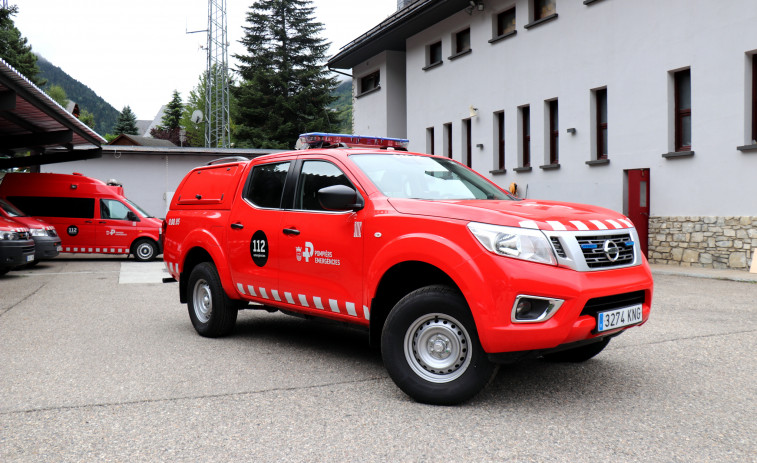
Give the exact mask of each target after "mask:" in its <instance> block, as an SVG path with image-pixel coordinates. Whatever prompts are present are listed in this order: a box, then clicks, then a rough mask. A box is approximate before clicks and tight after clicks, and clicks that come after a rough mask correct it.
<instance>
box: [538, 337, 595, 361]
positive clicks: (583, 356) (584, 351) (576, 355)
mask: <svg viewBox="0 0 757 463" xmlns="http://www.w3.org/2000/svg"><path fill="white" fill-rule="evenodd" d="M609 343H610V338H609V337H608V338H604V339H602V340H601V341H598V342H594V343H591V344H587V345H585V346H581V347H576V348H573V349H568V350H561V351H560V352H555V353H554V354H547V355H545V356H544V360H548V361H550V362H572V363H580V362H585V361H587V360H589V359H590V358H592V357H594V356H595V355H597V354H599V353H600V352H602V351H603V350H604V348H605V347H607V345H608V344H609Z"/></svg>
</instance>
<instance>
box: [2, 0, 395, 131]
mask: <svg viewBox="0 0 757 463" xmlns="http://www.w3.org/2000/svg"><path fill="white" fill-rule="evenodd" d="M8 3H9V4H10V5H14V4H15V5H18V8H19V12H18V14H17V15H16V16H15V23H16V27H18V29H19V30H20V31H21V34H22V35H23V36H24V37H26V38H27V39H28V40H29V43H30V44H31V46H32V50H33V51H34V52H35V53H38V54H40V55H42V56H44V57H45V58H46V59H47V60H48V61H50V62H52V63H53V64H54V65H56V66H58V67H60V68H61V69H63V70H64V71H66V72H67V73H68V74H69V75H71V76H72V77H73V78H75V79H76V80H78V81H79V82H81V83H83V84H85V85H87V86H88V87H90V88H91V89H92V90H94V91H95V93H97V94H98V95H100V96H101V97H102V98H104V99H105V100H106V101H107V102H108V103H110V104H111V105H113V106H114V107H115V108H116V109H118V110H119V111H121V110H122V109H123V107H124V106H126V105H129V106H131V109H132V110H133V111H134V112H135V113H136V115H137V118H138V119H150V120H152V119H153V118H154V117H155V115H156V114H157V112H158V110H159V109H160V107H161V105H163V104H166V103H168V102H169V101H170V100H171V96H172V94H173V91H174V89H176V90H178V91H179V92H180V93H181V96H182V98H184V99H186V97H187V95H188V94H189V91H190V90H191V89H192V88H193V87H195V86H196V85H197V83H198V81H199V77H200V74H201V73H202V72H203V71H204V70H205V65H206V61H207V55H206V54H205V51H204V50H202V49H201V48H200V46H201V45H204V44H205V41H206V36H205V34H204V33H197V34H187V33H186V32H187V31H196V30H204V29H207V22H208V20H207V16H208V1H207V0H129V1H115V0H27V1H23V2H22V1H21V0H10V1H9V2H8ZM253 3H254V0H227V2H226V5H227V6H226V9H227V11H226V13H227V21H228V35H229V42H230V48H229V59H230V62H231V64H232V66H235V61H234V59H233V58H232V55H233V54H234V53H238V54H241V53H244V52H245V50H244V48H243V47H242V46H241V45H240V44H239V40H240V39H241V38H242V26H243V25H244V24H245V19H246V13H247V11H248V9H249V6H250V5H252V4H253ZM312 4H313V6H315V8H316V10H315V13H316V19H317V20H318V21H319V22H321V23H323V24H324V27H325V28H324V32H323V36H324V38H326V40H328V41H329V42H331V50H330V52H329V53H328V55H329V56H330V55H333V54H335V53H336V52H338V51H339V49H340V48H341V47H343V46H344V45H346V44H347V43H349V42H350V41H352V40H353V39H355V38H357V37H358V36H360V35H361V34H363V33H364V32H367V31H368V30H369V29H371V28H372V27H373V26H375V25H377V24H378V23H379V22H381V21H382V20H384V19H385V18H386V17H387V16H389V15H390V14H392V13H393V12H394V11H395V10H396V9H397V0H314V1H313V2H312Z"/></svg>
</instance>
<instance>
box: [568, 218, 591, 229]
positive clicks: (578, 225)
mask: <svg viewBox="0 0 757 463" xmlns="http://www.w3.org/2000/svg"><path fill="white" fill-rule="evenodd" d="M570 223H572V224H573V225H574V226H575V227H576V228H577V229H579V230H581V231H586V230H588V229H589V227H587V226H586V224H585V223H583V222H581V221H580V220H571V221H570Z"/></svg>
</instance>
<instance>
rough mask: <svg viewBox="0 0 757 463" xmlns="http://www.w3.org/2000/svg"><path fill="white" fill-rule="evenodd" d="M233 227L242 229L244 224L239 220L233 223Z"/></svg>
mask: <svg viewBox="0 0 757 463" xmlns="http://www.w3.org/2000/svg"><path fill="white" fill-rule="evenodd" d="M231 228H233V229H234V230H241V229H243V228H244V225H243V224H241V223H239V222H237V223H233V224H231Z"/></svg>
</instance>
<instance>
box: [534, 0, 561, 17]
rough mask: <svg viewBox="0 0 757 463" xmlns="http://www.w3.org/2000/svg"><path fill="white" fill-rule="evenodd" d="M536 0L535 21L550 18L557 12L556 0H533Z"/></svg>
mask: <svg viewBox="0 0 757 463" xmlns="http://www.w3.org/2000/svg"><path fill="white" fill-rule="evenodd" d="M533 1H534V13H533V16H534V22H536V21H539V20H541V19H545V18H548V17H550V16H552V15H553V14H555V13H556V12H557V10H556V8H555V3H556V0H533Z"/></svg>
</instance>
